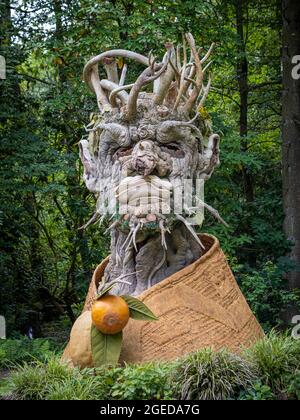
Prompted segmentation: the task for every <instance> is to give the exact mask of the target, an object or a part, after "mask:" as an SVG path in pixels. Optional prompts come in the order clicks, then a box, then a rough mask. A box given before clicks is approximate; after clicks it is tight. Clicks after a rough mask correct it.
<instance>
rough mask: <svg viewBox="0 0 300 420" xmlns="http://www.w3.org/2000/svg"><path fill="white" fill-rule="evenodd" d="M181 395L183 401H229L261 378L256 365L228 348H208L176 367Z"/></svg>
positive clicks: (188, 357) (179, 395) (176, 376)
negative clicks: (220, 349)
mask: <svg viewBox="0 0 300 420" xmlns="http://www.w3.org/2000/svg"><path fill="white" fill-rule="evenodd" d="M175 378H176V381H177V383H178V387H177V388H178V397H179V399H183V400H226V399H230V398H234V396H235V395H238V394H239V392H240V390H241V389H247V388H249V387H251V386H252V385H253V384H254V382H255V381H256V380H257V379H258V376H257V371H256V367H255V365H254V364H252V363H251V362H249V361H248V360H246V359H244V358H242V357H240V356H237V355H234V354H231V353H229V352H227V351H225V350H223V351H220V352H213V351H212V350H211V349H205V350H202V351H199V352H197V353H193V354H191V355H189V356H187V357H186V358H185V359H183V360H182V361H181V362H180V364H179V366H178V368H177V369H176V370H175V375H174V380H175Z"/></svg>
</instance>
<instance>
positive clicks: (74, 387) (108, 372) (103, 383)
mask: <svg viewBox="0 0 300 420" xmlns="http://www.w3.org/2000/svg"><path fill="white" fill-rule="evenodd" d="M121 372H122V368H119V367H116V368H98V369H84V370H82V371H79V370H76V369H75V370H74V371H73V375H72V377H68V378H66V379H63V380H59V381H55V382H53V383H51V384H50V385H49V387H48V390H47V397H46V399H47V400H106V399H111V398H112V397H111V389H112V385H113V384H114V383H115V382H117V381H118V378H119V375H120V373H121Z"/></svg>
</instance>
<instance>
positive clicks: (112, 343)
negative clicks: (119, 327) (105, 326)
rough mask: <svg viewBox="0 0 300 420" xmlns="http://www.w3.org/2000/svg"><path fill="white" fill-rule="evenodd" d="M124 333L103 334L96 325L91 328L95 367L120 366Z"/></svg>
mask: <svg viewBox="0 0 300 420" xmlns="http://www.w3.org/2000/svg"><path fill="white" fill-rule="evenodd" d="M122 339H123V333H122V331H121V332H119V333H118V334H102V332H100V331H99V330H98V329H97V328H96V327H95V325H92V328H91V346H92V354H93V363H94V366H95V367H100V366H104V365H111V366H114V365H116V364H118V361H119V358H120V353H121V348H122Z"/></svg>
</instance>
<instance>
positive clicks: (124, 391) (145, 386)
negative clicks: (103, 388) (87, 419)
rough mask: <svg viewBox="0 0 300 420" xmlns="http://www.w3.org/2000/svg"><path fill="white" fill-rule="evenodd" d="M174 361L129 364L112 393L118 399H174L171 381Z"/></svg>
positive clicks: (113, 386) (115, 383) (116, 382)
mask: <svg viewBox="0 0 300 420" xmlns="http://www.w3.org/2000/svg"><path fill="white" fill-rule="evenodd" d="M172 369H173V365H172V363H169V364H167V363H164V364H155V363H149V364H145V365H137V366H132V365H127V366H125V368H124V369H122V371H121V372H120V375H119V376H118V379H117V381H115V382H114V384H113V385H112V387H111V391H110V395H111V397H112V398H113V399H116V400H122V399H125V400H167V399H172V396H173V392H174V389H173V385H172V382H171V381H170V372H172Z"/></svg>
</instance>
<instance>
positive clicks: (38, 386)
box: [10, 358, 73, 400]
mask: <svg viewBox="0 0 300 420" xmlns="http://www.w3.org/2000/svg"><path fill="white" fill-rule="evenodd" d="M72 376H73V372H72V370H71V369H69V368H68V367H66V366H65V365H63V364H62V363H61V362H60V361H59V359H57V358H50V359H49V360H48V361H47V362H46V363H43V362H36V363H31V364H29V363H25V364H24V365H23V366H20V367H19V368H18V370H16V371H15V372H14V373H12V375H11V378H10V380H11V383H12V387H13V394H14V396H15V397H16V398H17V399H21V400H42V399H45V398H46V397H47V394H48V389H49V387H50V386H51V384H53V383H56V382H60V381H64V380H67V379H71V378H72Z"/></svg>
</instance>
